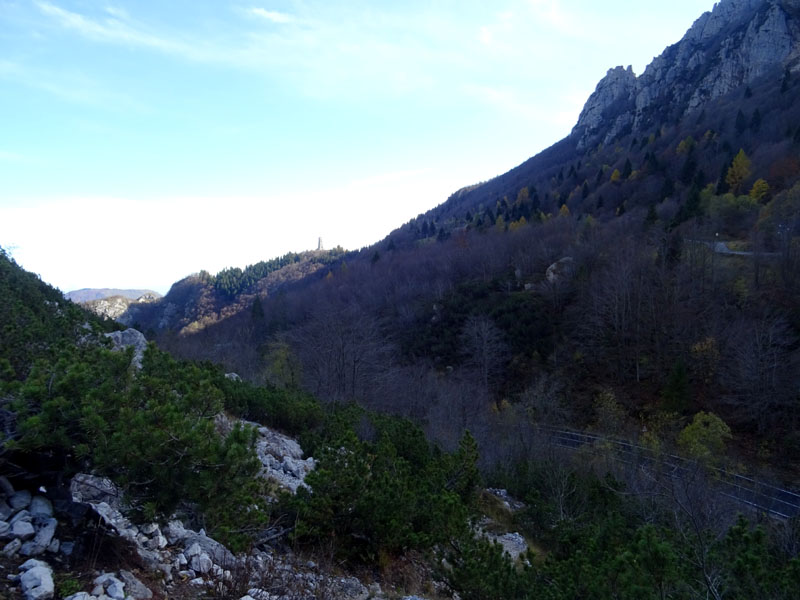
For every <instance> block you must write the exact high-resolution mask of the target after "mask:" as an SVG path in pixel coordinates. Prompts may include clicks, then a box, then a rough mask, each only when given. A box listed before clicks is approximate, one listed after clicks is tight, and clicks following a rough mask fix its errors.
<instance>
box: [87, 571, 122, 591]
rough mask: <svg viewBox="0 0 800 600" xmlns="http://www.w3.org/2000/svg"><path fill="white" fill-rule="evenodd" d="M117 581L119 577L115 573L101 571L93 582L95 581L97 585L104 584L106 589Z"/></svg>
mask: <svg viewBox="0 0 800 600" xmlns="http://www.w3.org/2000/svg"><path fill="white" fill-rule="evenodd" d="M115 581H117V582H118V581H119V579H117V576H116V575H114V574H113V573H101V574H100V575H98V576H97V577H95V578H94V581H93V582H92V583H94V584H95V585H100V586H103V589H105V588H106V587H107V586H108V585H110V584H112V583H114V582H115Z"/></svg>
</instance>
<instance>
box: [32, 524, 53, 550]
mask: <svg viewBox="0 0 800 600" xmlns="http://www.w3.org/2000/svg"><path fill="white" fill-rule="evenodd" d="M57 526H58V521H56V520H55V519H52V518H51V519H47V520H46V521H45V523H44V524H43V525H42V526H41V527H40V528H39V529H38V531H37V532H36V536H35V537H34V538H33V541H34V542H35V543H37V544H39V545H40V546H42V547H43V548H47V546H49V545H50V542H52V541H53V537H54V536H55V533H56V527H57Z"/></svg>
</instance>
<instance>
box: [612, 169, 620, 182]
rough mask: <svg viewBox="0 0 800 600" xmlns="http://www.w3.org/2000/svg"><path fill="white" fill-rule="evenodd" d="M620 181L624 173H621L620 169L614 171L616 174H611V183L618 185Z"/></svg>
mask: <svg viewBox="0 0 800 600" xmlns="http://www.w3.org/2000/svg"><path fill="white" fill-rule="evenodd" d="M620 179H622V173H620V172H619V169H614V172H613V173H611V182H612V183H616V182H618V181H619V180H620Z"/></svg>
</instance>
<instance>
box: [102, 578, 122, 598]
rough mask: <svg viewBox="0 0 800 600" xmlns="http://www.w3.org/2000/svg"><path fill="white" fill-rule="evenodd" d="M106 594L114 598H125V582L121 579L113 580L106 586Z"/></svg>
mask: <svg viewBox="0 0 800 600" xmlns="http://www.w3.org/2000/svg"><path fill="white" fill-rule="evenodd" d="M106 595H107V596H108V597H109V598H113V600H125V584H124V583H122V582H121V581H119V580H117V581H112V582H111V583H110V584H109V585H108V586H107V587H106Z"/></svg>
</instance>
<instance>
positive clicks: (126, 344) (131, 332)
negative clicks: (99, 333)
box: [106, 328, 147, 371]
mask: <svg viewBox="0 0 800 600" xmlns="http://www.w3.org/2000/svg"><path fill="white" fill-rule="evenodd" d="M106 337H107V338H109V339H110V340H111V341H112V342H113V344H114V349H115V350H124V349H125V348H130V347H132V348H133V358H132V359H131V366H132V367H133V368H134V369H136V370H137V371H138V370H141V368H142V359H143V358H144V351H145V350H147V338H145V337H144V335H143V334H142V333H141V332H140V331H137V330H136V329H132V328H129V329H126V330H125V331H112V332H111V333H107V334H106Z"/></svg>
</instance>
